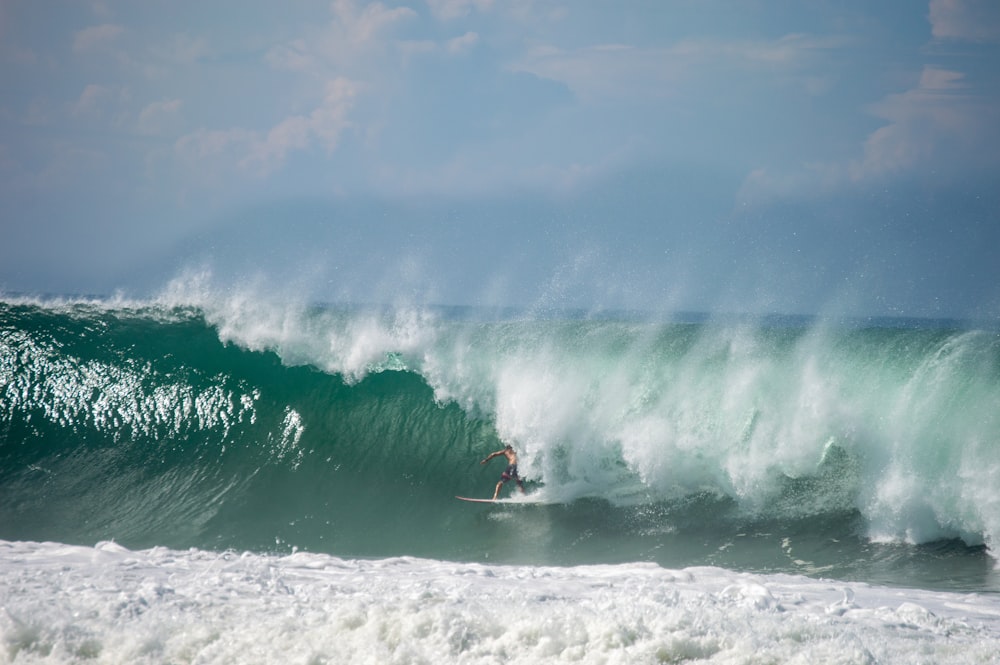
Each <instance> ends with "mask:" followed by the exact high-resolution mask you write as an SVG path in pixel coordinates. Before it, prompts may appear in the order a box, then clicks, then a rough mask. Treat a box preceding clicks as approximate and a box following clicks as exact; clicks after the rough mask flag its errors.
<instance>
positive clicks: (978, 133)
mask: <svg viewBox="0 0 1000 665" xmlns="http://www.w3.org/2000/svg"><path fill="white" fill-rule="evenodd" d="M964 79H965V76H964V75H963V74H962V73H961V72H957V71H952V70H948V69H942V68H939V67H933V66H927V67H925V68H924V70H923V72H922V74H921V76H920V82H919V84H918V85H917V86H916V87H914V88H912V89H910V90H907V91H905V92H902V93H899V94H893V95H889V96H887V97H886V98H885V99H883V100H882V101H881V102H879V103H878V104H876V105H875V106H874V107H873V108H872V112H873V113H874V114H875V115H876V116H878V117H881V118H884V119H885V120H888V121H889V124H887V125H886V126H884V127H881V128H879V129H878V130H876V131H875V132H874V133H872V134H871V135H870V136H869V137H868V140H867V141H866V142H865V146H864V157H863V159H862V160H861V161H860V162H859V163H858V164H856V165H854V167H853V169H852V175H853V177H854V178H855V179H861V178H867V177H871V176H873V175H882V174H886V173H894V172H899V171H903V170H906V169H910V168H913V167H915V166H918V165H920V166H923V167H926V168H929V169H930V168H933V167H934V166H935V165H940V167H942V168H947V166H948V165H949V164H951V163H955V162H956V161H959V160H960V161H966V160H967V159H969V156H970V155H983V154H984V152H992V151H984V150H983V148H984V147H986V146H988V145H990V144H991V143H992V144H994V145H995V144H996V141H997V134H998V129H997V128H998V127H1000V111H998V110H997V109H996V108H994V107H993V105H991V104H988V103H986V102H985V101H984V100H982V99H980V98H979V97H977V96H976V95H975V94H972V92H971V91H970V90H969V89H968V87H967V86H966V84H965V81H964ZM997 147H1000V146H997ZM991 158H992V159H994V160H995V159H996V158H995V157H991ZM980 159H981V157H980Z"/></svg>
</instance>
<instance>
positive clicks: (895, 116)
mask: <svg viewBox="0 0 1000 665" xmlns="http://www.w3.org/2000/svg"><path fill="white" fill-rule="evenodd" d="M869 110H870V112H871V113H872V114H873V115H875V116H877V117H879V118H882V119H884V120H886V121H887V123H886V124H885V125H884V126H882V127H880V128H878V129H877V130H875V131H874V132H872V133H871V134H869V135H868V136H867V137H866V139H865V140H864V143H863V145H862V146H861V152H862V155H861V157H860V158H859V159H857V160H854V161H850V162H847V161H845V162H839V163H836V162H829V163H813V164H805V165H802V166H801V167H799V168H798V169H797V170H789V171H780V170H773V169H768V168H758V169H755V170H754V171H753V172H751V173H750V174H749V175H748V176H747V178H746V179H745V180H744V182H743V185H742V187H741V189H740V192H739V195H738V203H742V204H754V203H759V202H762V201H766V200H769V199H773V198H782V197H786V196H798V195H802V194H809V193H813V192H829V191H832V190H834V189H836V188H838V187H843V186H845V185H847V184H849V183H855V184H857V183H865V182H872V181H874V182H879V181H881V180H883V179H885V178H892V177H896V176H909V175H912V174H919V175H921V176H927V175H930V174H933V173H937V174H941V175H944V174H946V173H956V172H959V171H960V170H965V171H975V170H976V169H995V168H996V167H997V166H998V165H1000V108H998V107H997V106H996V105H995V104H992V103H990V101H989V100H988V99H986V98H984V97H982V96H981V95H979V94H977V93H976V91H975V90H973V89H972V88H971V86H969V85H968V84H967V82H966V78H965V75H964V74H963V73H962V72H958V71H954V70H950V69H944V68H941V67H934V66H926V67H924V69H923V70H922V72H921V75H920V79H919V81H918V83H917V84H916V85H915V86H914V87H913V88H911V89H909V90H906V91H904V92H901V93H894V94H891V95H887V96H886V97H885V98H883V99H882V100H881V101H879V102H878V103H877V104H874V105H872V107H871V108H870V109H869Z"/></svg>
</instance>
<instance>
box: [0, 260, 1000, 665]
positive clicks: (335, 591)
mask: <svg viewBox="0 0 1000 665" xmlns="http://www.w3.org/2000/svg"><path fill="white" fill-rule="evenodd" d="M506 444H511V445H513V446H514V447H515V449H516V450H517V451H518V454H519V469H520V472H521V475H522V476H523V477H524V479H525V486H526V489H527V494H526V495H520V494H518V493H517V492H516V490H514V488H512V487H510V486H507V487H505V488H504V490H503V496H504V497H505V498H510V500H509V501H506V502H503V503H498V504H469V503H465V502H461V501H457V500H456V499H455V496H456V495H462V496H473V497H476V496H479V497H489V496H491V495H492V491H493V487H494V485H495V483H496V481H497V480H498V479H499V475H500V473H501V472H502V471H503V467H504V463H503V460H502V459H501V460H494V461H493V462H492V463H490V464H488V465H481V464H479V461H480V460H481V459H482V458H483V457H485V456H486V455H487V454H488V453H490V452H493V451H495V450H497V449H499V448H502V447H503V446H504V445H506ZM512 490H513V491H512ZM998 538H1000V333H998V331H997V329H996V328H995V327H991V326H983V325H970V324H962V323H958V322H942V321H901V320H881V321H856V320H855V321H828V320H818V319H817V320H813V319H804V318H790V317H784V318H780V317H769V318H761V319H750V318H719V317H704V316H679V317H670V318H663V317H660V318H650V317H643V316H638V315H635V314H627V313H622V314H603V315H601V316H588V315H587V314H586V313H581V312H543V313H539V312H515V311H484V310H469V309H457V308H430V307H407V306H397V307H378V308H374V307H372V308H366V307H334V306H315V305H306V304H301V303H295V302H292V301H289V300H280V301H279V300H269V299H267V298H265V297H263V296H261V295H259V294H256V293H253V292H233V291H217V290H213V289H211V288H208V287H206V286H205V285H204V284H200V283H198V282H197V281H196V280H195V281H193V282H192V281H187V282H179V283H176V284H175V285H173V286H172V287H171V288H170V289H168V290H167V291H166V292H165V293H164V294H163V295H162V296H160V297H158V298H155V299H151V300H148V301H141V302H136V301H125V300H121V299H92V300H85V299H46V300H33V299H25V298H14V297H8V298H7V299H6V300H4V301H2V302H0V606H2V608H3V610H2V611H0V637H2V641H0V662H71V661H81V662H84V661H85V662H95V661H96V662H198V663H202V662H275V661H276V660H282V661H284V662H303V663H319V662H373V663H386V662H399V663H411V662H428V663H430V662H468V663H480V662H482V663H495V662H526V663H527V662H531V663H535V662H564V661H579V662H607V663H616V662H622V663H626V662H681V661H685V662H727V663H729V662H734V663H735V662H746V663H751V662H803V663H805V662H809V663H813V662H843V663H875V662H934V663H938V662H962V663H966V662H982V663H994V662H1000V657H998V656H997V654H998V653H1000V571H998V569H997V564H996V558H995V552H994V548H995V547H996V546H997V542H998Z"/></svg>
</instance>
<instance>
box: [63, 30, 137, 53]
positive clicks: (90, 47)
mask: <svg viewBox="0 0 1000 665" xmlns="http://www.w3.org/2000/svg"><path fill="white" fill-rule="evenodd" d="M124 31H125V28H123V27H122V26H120V25H114V24H111V23H106V24H104V25H95V26H91V27H89V28H84V29H83V30H80V31H79V32H77V33H76V35H75V36H74V38H73V51H75V52H76V53H87V52H90V51H96V50H100V49H102V48H104V47H106V46H108V45H109V44H111V43H112V42H114V41H115V39H117V37H118V36H119V35H121V34H122V33H123V32H124Z"/></svg>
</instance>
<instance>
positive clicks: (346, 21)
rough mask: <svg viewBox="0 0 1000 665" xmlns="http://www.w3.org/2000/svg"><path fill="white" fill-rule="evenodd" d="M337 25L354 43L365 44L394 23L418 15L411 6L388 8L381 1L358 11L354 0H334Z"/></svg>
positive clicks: (338, 29)
mask: <svg viewBox="0 0 1000 665" xmlns="http://www.w3.org/2000/svg"><path fill="white" fill-rule="evenodd" d="M333 14H334V18H335V22H334V23H335V27H336V29H337V31H338V32H340V33H341V34H342V35H343V36H346V37H347V39H348V40H349V41H351V42H352V43H354V44H365V43H368V42H370V41H372V40H374V39H375V38H376V37H377V36H378V35H379V33H381V32H382V31H383V30H385V29H386V28H388V27H389V26H391V25H392V24H394V23H398V22H400V21H403V20H406V19H410V18H413V17H415V16H416V15H417V13H416V12H415V11H413V10H412V9H410V8H409V7H396V8H393V9H389V8H387V7H386V6H385V5H383V4H382V3H381V2H372V3H370V4H367V5H365V8H364V9H363V10H362V11H360V12H359V11H358V10H357V7H356V6H355V2H354V0H334V3H333Z"/></svg>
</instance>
